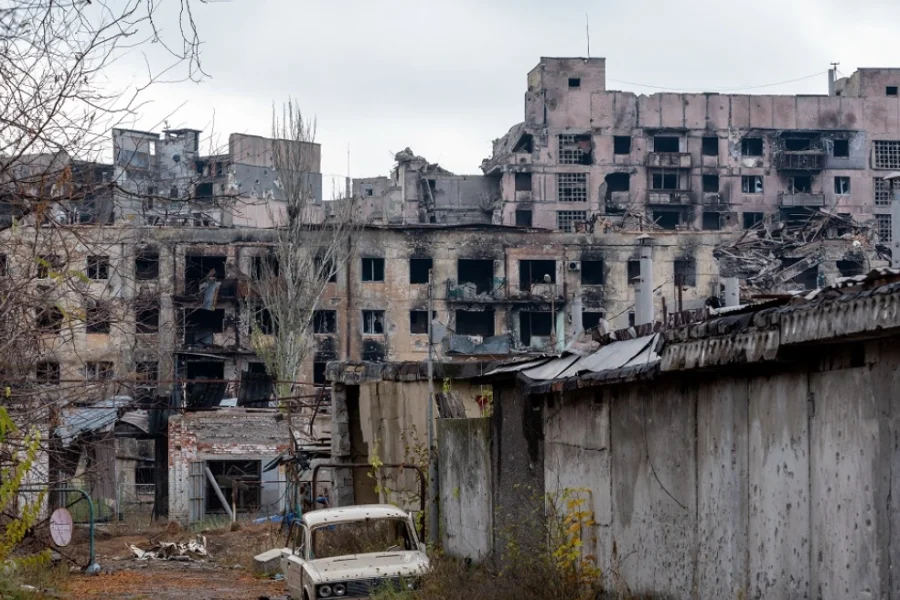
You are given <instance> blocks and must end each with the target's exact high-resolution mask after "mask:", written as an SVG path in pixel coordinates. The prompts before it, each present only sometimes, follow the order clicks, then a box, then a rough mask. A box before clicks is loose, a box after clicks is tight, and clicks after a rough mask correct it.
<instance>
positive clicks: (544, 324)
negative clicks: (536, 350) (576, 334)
mask: <svg viewBox="0 0 900 600" xmlns="http://www.w3.org/2000/svg"><path fill="white" fill-rule="evenodd" d="M552 323H553V321H552V317H551V316H550V313H549V312H530V311H522V312H520V313H519V337H520V338H521V340H522V344H524V345H525V346H530V345H531V344H532V341H533V340H532V338H533V337H541V338H546V337H549V336H550V334H551V333H552V332H553V324H552Z"/></svg>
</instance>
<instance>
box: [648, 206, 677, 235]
mask: <svg viewBox="0 0 900 600" xmlns="http://www.w3.org/2000/svg"><path fill="white" fill-rule="evenodd" d="M653 222H654V223H656V224H657V225H659V226H660V227H662V228H663V229H670V230H671V229H678V226H679V225H681V211H675V210H654V211H653Z"/></svg>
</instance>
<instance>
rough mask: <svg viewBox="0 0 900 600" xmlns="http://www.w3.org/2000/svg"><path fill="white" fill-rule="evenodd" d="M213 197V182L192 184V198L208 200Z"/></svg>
mask: <svg viewBox="0 0 900 600" xmlns="http://www.w3.org/2000/svg"><path fill="white" fill-rule="evenodd" d="M212 197H213V184H212V183H211V182H205V183H198V184H197V185H195V186H194V198H195V199H197V200H208V199H210V198H212Z"/></svg>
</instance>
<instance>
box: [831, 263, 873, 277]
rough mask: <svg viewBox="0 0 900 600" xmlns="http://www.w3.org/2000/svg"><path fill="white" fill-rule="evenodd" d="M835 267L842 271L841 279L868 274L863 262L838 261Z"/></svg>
mask: <svg viewBox="0 0 900 600" xmlns="http://www.w3.org/2000/svg"><path fill="white" fill-rule="evenodd" d="M835 266H837V268H838V271H840V273H841V277H856V276H857V275H864V274H865V272H866V265H865V264H864V261H861V260H838V261H835Z"/></svg>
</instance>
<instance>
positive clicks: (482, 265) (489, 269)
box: [456, 258, 494, 294]
mask: <svg viewBox="0 0 900 600" xmlns="http://www.w3.org/2000/svg"><path fill="white" fill-rule="evenodd" d="M456 281H457V283H458V284H459V285H465V284H467V283H470V284H474V285H475V293H476V294H484V293H487V292H490V291H491V290H493V289H494V261H493V260H490V259H479V258H460V259H458V260H457V261H456Z"/></svg>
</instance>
